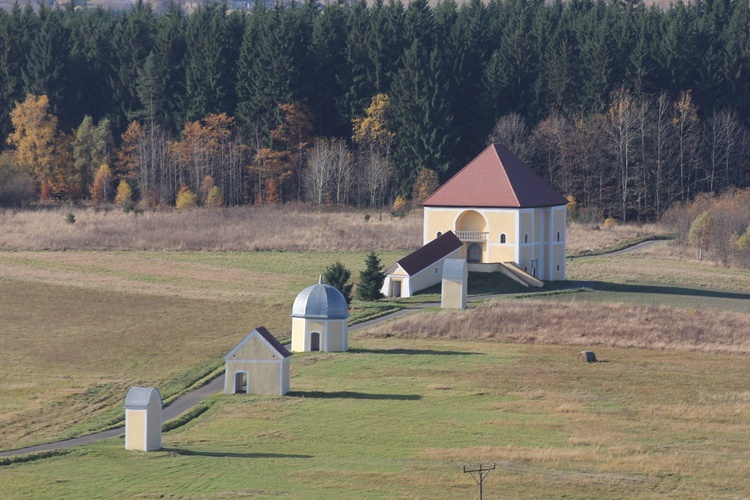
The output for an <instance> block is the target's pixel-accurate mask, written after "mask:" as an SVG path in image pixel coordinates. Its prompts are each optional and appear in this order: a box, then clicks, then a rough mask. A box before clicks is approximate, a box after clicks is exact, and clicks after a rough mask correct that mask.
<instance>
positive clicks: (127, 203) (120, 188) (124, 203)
mask: <svg viewBox="0 0 750 500" xmlns="http://www.w3.org/2000/svg"><path fill="white" fill-rule="evenodd" d="M115 203H116V204H118V205H120V206H121V207H122V208H123V209H126V208H128V207H129V208H131V209H132V207H133V188H131V187H130V184H128V181H126V180H124V179H123V180H121V181H120V183H119V184H118V185H117V194H116V195H115Z"/></svg>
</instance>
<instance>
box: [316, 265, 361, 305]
mask: <svg viewBox="0 0 750 500" xmlns="http://www.w3.org/2000/svg"><path fill="white" fill-rule="evenodd" d="M351 277H352V272H351V271H350V270H348V269H347V268H346V267H344V264H342V263H341V262H338V261H336V262H335V263H333V264H331V265H330V266H328V267H326V268H325V270H324V271H323V280H324V281H325V282H326V283H328V284H329V285H331V286H332V287H334V288H335V289H337V290H338V291H339V292H341V293H342V295H343V296H344V298H345V299H346V303H347V304H351V302H352V287H353V286H354V284H353V283H351V282H350V281H349V280H350V279H351Z"/></svg>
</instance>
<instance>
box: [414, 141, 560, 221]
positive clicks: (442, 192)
mask: <svg viewBox="0 0 750 500" xmlns="http://www.w3.org/2000/svg"><path fill="white" fill-rule="evenodd" d="M567 202H568V200H566V199H565V197H563V196H562V195H561V194H560V193H558V192H557V191H555V189H554V188H553V187H552V186H550V185H549V184H548V183H547V181H545V180H544V179H543V178H541V177H540V176H538V175H537V174H535V173H534V171H533V170H531V168H530V167H529V166H528V165H526V164H525V163H524V162H522V161H521V160H520V159H519V158H518V157H517V156H516V155H514V154H513V153H511V152H510V151H509V150H508V148H506V147H505V146H503V145H502V144H490V145H489V146H487V148H486V149H485V150H484V151H482V152H481V153H480V154H479V156H477V157H476V158H474V159H473V160H471V161H470V162H469V163H468V164H467V165H466V166H465V167H464V168H462V169H461V170H460V171H459V172H458V173H457V174H456V175H454V176H453V177H451V178H450V179H449V180H448V182H446V183H445V184H443V185H442V186H440V188H439V189H438V190H437V191H435V192H434V193H432V195H431V196H429V197H428V198H427V199H426V200H425V201H424V202H422V205H423V206H425V207H487V208H531V207H554V206H558V205H565V204H566V203H567Z"/></svg>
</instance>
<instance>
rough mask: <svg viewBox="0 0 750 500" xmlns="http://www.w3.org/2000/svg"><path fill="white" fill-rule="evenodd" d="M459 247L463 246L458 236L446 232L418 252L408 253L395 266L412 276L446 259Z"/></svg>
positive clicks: (451, 232)
mask: <svg viewBox="0 0 750 500" xmlns="http://www.w3.org/2000/svg"><path fill="white" fill-rule="evenodd" d="M461 245H463V243H462V242H461V240H459V239H458V236H456V235H455V234H453V231H448V232H447V233H445V234H444V235H442V236H439V237H437V238H435V239H434V240H432V241H431V242H429V243H427V244H426V245H425V246H423V247H422V248H420V249H419V250H415V251H414V252H412V253H410V254H409V255H407V256H406V257H404V258H403V259H401V260H399V261H398V262H396V264H398V265H399V266H401V269H403V270H404V271H406V274H408V275H409V276H414V275H415V274H417V273H418V272H419V271H421V270H422V269H424V268H426V267H427V266H430V265H432V264H434V263H435V262H437V261H438V260H440V259H442V258H445V257H447V256H448V255H449V254H450V253H451V252H453V251H454V250H456V249H457V248H461Z"/></svg>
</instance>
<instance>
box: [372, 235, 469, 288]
mask: <svg viewBox="0 0 750 500" xmlns="http://www.w3.org/2000/svg"><path fill="white" fill-rule="evenodd" d="M462 247H463V243H462V242H461V240H460V239H458V237H456V235H455V234H454V233H453V231H446V232H445V234H440V235H438V237H437V238H435V239H434V240H432V241H430V242H429V243H427V244H426V245H424V246H423V247H422V248H420V249H418V250H415V251H414V252H412V253H410V254H409V255H407V256H406V257H404V258H403V259H401V260H399V261H398V262H396V263H395V264H393V265H392V266H391V267H390V268H389V269H388V271H386V273H385V280H384V281H383V288H382V289H381V290H380V291H381V293H382V294H383V295H385V296H386V297H411V296H412V295H414V293H416V292H418V291H420V290H424V289H425V288H428V287H431V286H432V285H437V284H438V283H440V280H441V278H442V276H443V261H444V260H445V259H447V258H461V248H462Z"/></svg>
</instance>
